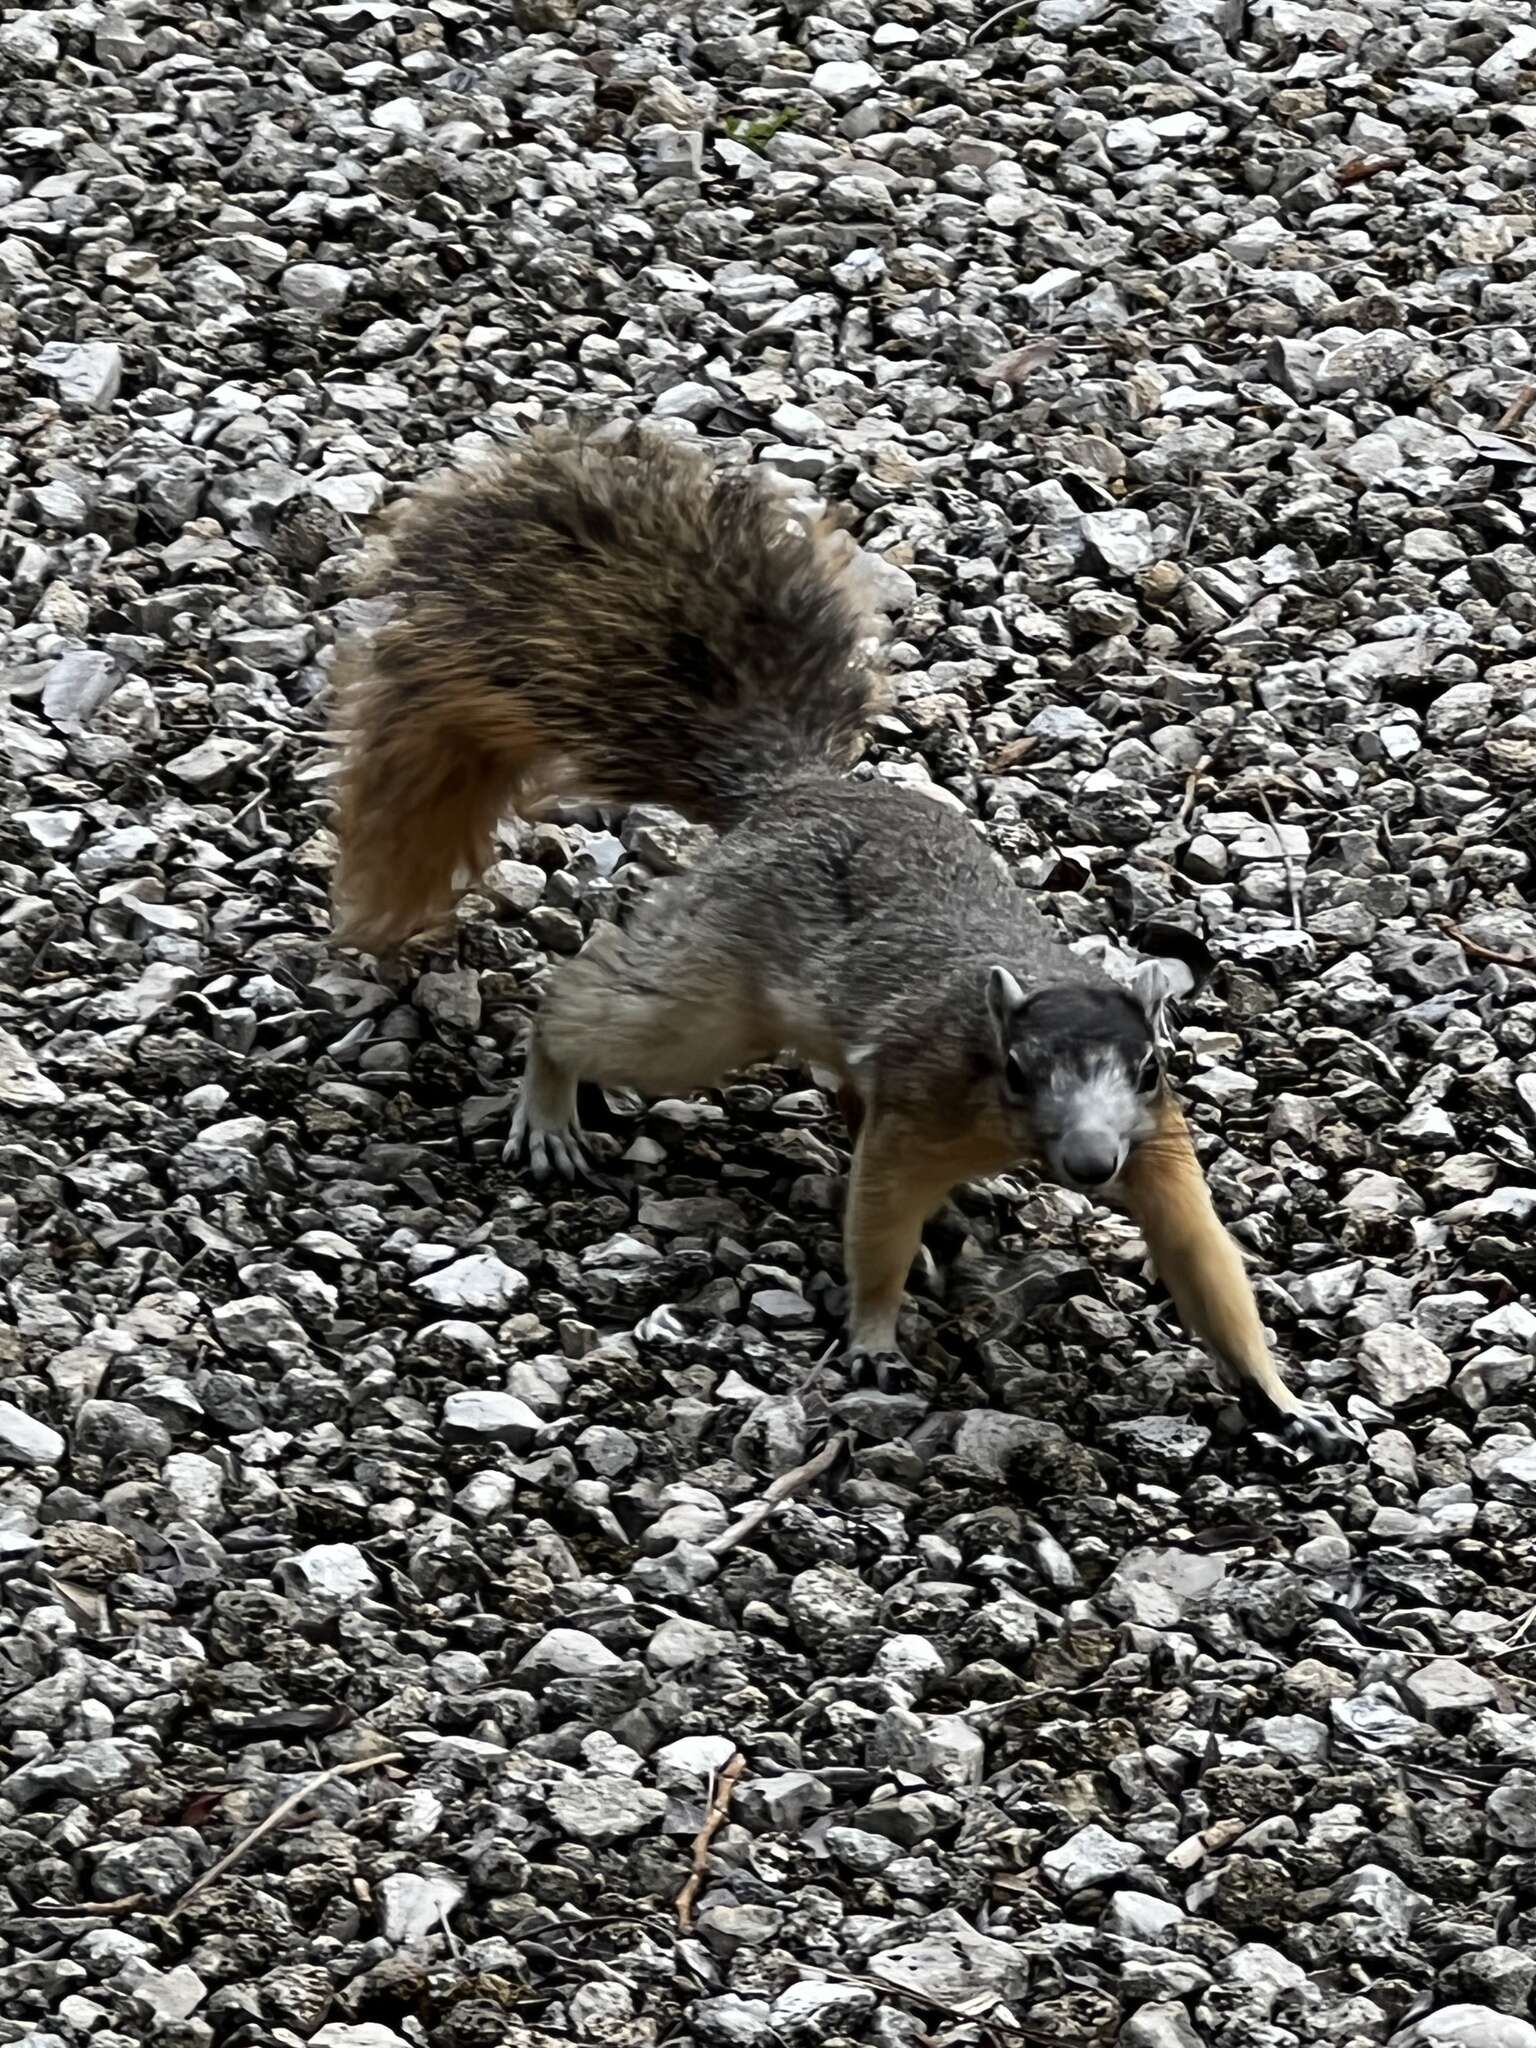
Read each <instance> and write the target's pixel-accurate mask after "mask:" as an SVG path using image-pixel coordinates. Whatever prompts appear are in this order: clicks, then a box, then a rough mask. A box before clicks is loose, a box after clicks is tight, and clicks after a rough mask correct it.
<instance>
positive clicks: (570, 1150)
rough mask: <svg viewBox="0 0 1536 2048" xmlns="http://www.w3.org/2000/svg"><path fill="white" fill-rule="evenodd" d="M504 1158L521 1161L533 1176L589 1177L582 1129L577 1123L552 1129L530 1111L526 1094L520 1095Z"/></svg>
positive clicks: (502, 1153)
mask: <svg viewBox="0 0 1536 2048" xmlns="http://www.w3.org/2000/svg"><path fill="white" fill-rule="evenodd" d="M501 1156H502V1158H503V1160H505V1161H507V1162H509V1163H514V1164H520V1165H522V1166H524V1167H525V1168H526V1170H527V1172H528V1175H529V1178H530V1179H532V1180H536V1181H545V1180H553V1179H559V1180H570V1181H574V1180H589V1179H590V1178H591V1176H592V1166H591V1162H590V1161H589V1160H588V1158H587V1155H586V1152H585V1151H584V1150H583V1148H582V1143H581V1132H580V1130H579V1129H578V1128H577V1126H576V1125H575V1124H565V1125H562V1126H560V1127H559V1128H558V1129H555V1130H548V1129H546V1128H545V1127H544V1126H543V1125H542V1124H539V1123H536V1122H535V1121H534V1120H533V1118H532V1117H531V1116H530V1115H529V1112H528V1105H527V1101H526V1098H519V1101H518V1104H517V1107H516V1109H515V1110H514V1111H513V1113H512V1128H511V1130H510V1131H509V1132H508V1133H507V1142H506V1144H505V1145H504V1146H503V1147H502V1151H501Z"/></svg>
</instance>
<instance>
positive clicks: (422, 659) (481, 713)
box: [336, 432, 877, 951]
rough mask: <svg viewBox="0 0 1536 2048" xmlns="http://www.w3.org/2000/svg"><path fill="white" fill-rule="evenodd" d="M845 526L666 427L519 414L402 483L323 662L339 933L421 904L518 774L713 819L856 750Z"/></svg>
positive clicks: (441, 906)
mask: <svg viewBox="0 0 1536 2048" xmlns="http://www.w3.org/2000/svg"><path fill="white" fill-rule="evenodd" d="M850 557H851V550H850V548H849V546H848V544H847V540H846V536H844V535H841V534H839V533H836V532H835V531H834V530H832V529H831V528H830V527H829V526H825V525H818V526H817V527H815V528H813V529H810V530H808V529H807V528H806V527H805V526H804V524H802V523H799V522H792V521H791V519H790V516H789V514H788V512H787V510H786V508H785V506H784V504H783V501H782V499H780V498H779V497H778V496H777V495H776V494H775V493H774V491H773V490H772V489H771V487H770V486H768V485H767V483H766V482H765V480H764V479H763V478H762V477H760V476H759V475H758V474H756V473H755V472H752V471H745V472H742V471H737V472H722V471H717V470H715V469H714V468H713V467H712V466H711V465H710V463H709V462H708V461H707V460H706V459H705V458H703V457H701V456H700V455H698V454H696V453H694V452H692V451H690V450H688V449H685V448H682V447H680V446H679V445H678V444H677V443H675V442H671V441H667V440H663V439H660V438H655V437H651V436H646V435H643V434H641V433H638V432H632V433H630V434H629V435H627V436H626V437H625V438H624V439H622V440H619V441H599V440H592V439H589V438H585V437H582V436H579V435H570V434H564V433H546V434H538V435H535V436H533V437H532V438H530V440H529V441H528V442H527V443H525V444H524V445H523V446H522V447H520V448H518V449H517V450H516V451H515V452H513V453H511V454H510V455H508V456H507V457H505V458H503V459H501V460H499V461H498V462H496V463H494V464H492V465H490V466H488V467H486V468H484V469H481V470H478V471H462V472H456V473H453V474H450V475H448V476H445V477H443V478H441V479H439V480H438V481H437V482H435V483H434V484H432V485H430V486H428V487H427V488H426V489H424V490H422V491H420V492H418V493H417V494H416V495H415V496H414V497H412V498H411V499H409V500H407V501H406V503H405V504H404V505H403V507H401V508H400V509H399V511H398V512H397V513H396V515H395V516H394V518H393V519H392V520H391V521H390V522H389V523H388V526H387V529H386V531H385V534H384V536H383V539H382V542H381V544H380V545H378V546H377V547H376V549H375V551H374V554H373V557H372V561H371V564H370V568H369V571H368V572H367V577H366V588H367V589H368V590H369V591H370V592H372V593H375V594H377V595H379V596H383V597H388V598H390V599H392V600H393V601H394V607H395V609H394V616H393V617H392V619H391V621H390V623H389V624H387V625H386V626H384V627H383V628H382V629H381V630H380V631H379V632H378V634H377V635H375V637H374V638H373V639H372V641H371V642H370V643H369V644H368V645H367V646H366V647H364V648H358V649H355V650H351V651H349V652H348V653H347V654H346V656H345V657H344V659H343V661H342V663H341V664H340V667H339V670H338V696H339V714H338V728H339V736H340V738H341V741H342V746H343V754H342V765H341V781H340V792H339V797H340V815H339V821H338V835H339V840H340V862H339V869H338V875H337V886H336V897H337V903H338V908H339V910H340V913H341V920H342V922H341V929H340V931H339V933H338V936H339V937H340V938H342V939H343V940H344V941H345V942H346V943H350V944H354V945H360V946H365V947H368V948H369V949H371V950H374V951H377V950H380V949H381V948H383V947H385V946H388V945H392V944H395V943H398V942H399V941H400V940H402V939H405V938H407V937H409V936H410V935H411V933H413V932H416V931H419V930H421V929H422V928H423V927H425V926H427V925H429V924H432V923H434V922H436V921H438V920H440V919H441V918H442V917H443V916H445V915H446V913H447V912H448V911H449V910H450V909H451V907H452V905H453V903H454V901H455V899H456V896H457V895H458V893H459V892H460V891H461V889H462V888H463V887H464V886H466V885H467V884H468V883H470V882H472V881H473V880H474V878H475V877H477V876H478V875H479V874H480V873H481V872H482V871H483V869H484V868H485V866H486V865H487V863H488V861H489V860H490V857H491V851H492V845H493V837H492V835H493V832H494V829H495V826H496V823H497V820H498V819H499V818H501V817H503V816H505V815H506V814H507V812H509V811H511V810H521V811H524V812H526V811H527V810H528V808H529V807H530V805H532V804H535V803H537V802H538V801H539V800H540V799H541V798H544V797H549V796H553V795H572V796H576V795H580V796H587V797H592V798H596V799H598V800H600V801H606V802H615V803H636V802H643V801H652V802H658V803H666V804H670V805H672V806H673V807H674V808H675V809H677V810H679V811H682V812H684V813H685V814H686V815H688V816H690V817H693V818H697V819H701V820H703V821H705V822H707V823H710V824H714V825H719V826H726V825H729V824H731V823H732V822H734V821H735V820H736V819H737V818H739V817H741V816H743V815H744V814H745V813H746V812H747V811H748V810H750V809H751V808H752V806H753V805H754V804H755V803H757V802H760V801H762V800H763V798H764V797H765V796H766V795H768V794H770V793H771V792H772V791H773V790H774V789H775V788H776V787H782V786H783V784H784V783H785V782H786V781H789V780H792V779H794V778H795V777H797V776H798V775H802V774H804V772H805V771H806V769H807V767H808V766H810V765H811V764H813V763H817V764H819V763H825V764H830V765H831V766H832V767H833V768H836V769H842V768H845V767H847V766H849V765H851V763H852V762H853V760H854V759H856V758H857V755H858V752H859V750H860V746H861V741H862V736H863V734H864V732H865V730H866V728H867V726H868V723H869V720H870V717H871V715H872V713H873V712H874V710H875V709H876V705H877V682H876V675H875V670H874V667H873V664H872V663H871V661H870V658H869V655H870V636H871V635H872V634H873V631H874V625H873V620H872V617H871V614H870V612H869V610H868V608H867V606H866V603H865V600H864V597H863V596H862V594H861V587H860V581H859V579H858V578H857V576H856V574H855V573H854V572H853V569H852V567H851V561H850Z"/></svg>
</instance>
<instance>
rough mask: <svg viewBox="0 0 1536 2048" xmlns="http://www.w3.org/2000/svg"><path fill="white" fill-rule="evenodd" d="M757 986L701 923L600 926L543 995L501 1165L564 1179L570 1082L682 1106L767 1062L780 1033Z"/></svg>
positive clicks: (570, 1127) (740, 959) (734, 952)
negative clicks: (515, 1164) (684, 1098)
mask: <svg viewBox="0 0 1536 2048" xmlns="http://www.w3.org/2000/svg"><path fill="white" fill-rule="evenodd" d="M755 983H756V971H755V961H754V959H753V956H752V954H751V953H750V952H749V949H748V948H747V947H746V946H733V945H732V944H731V943H730V942H729V940H728V939H727V938H724V937H722V934H721V933H720V932H719V931H718V930H712V929H711V928H710V927H709V925H708V923H707V921H704V922H692V923H690V922H686V921H684V920H681V919H673V918H667V919H665V920H663V919H662V918H657V919H656V920H655V921H654V922H651V923H647V922H646V920H644V919H643V918H642V919H641V920H640V921H639V922H638V923H637V924H636V926H635V927H634V928H633V929H632V930H629V931H621V930H620V929H619V928H618V927H617V926H616V925H604V926H601V927H600V928H599V930H598V931H597V933H596V934H595V935H594V937H593V938H592V940H591V941H590V943H589V944H588V945H587V946H586V947H585V948H584V949H583V950H582V951H581V952H580V953H579V954H578V955H577V956H576V958H575V959H574V960H569V961H567V962H566V963H565V964H564V965H563V966H562V967H560V968H559V969H558V970H557V972H556V973H555V974H554V976H553V977H552V978H551V981H550V984H549V987H548V989H547V990H546V992H545V996H544V1002H543V1006H542V1008H541V1010H540V1012H539V1015H538V1018H537V1020H536V1022H535V1024H534V1028H533V1034H532V1037H531V1038H530V1040H529V1044H528V1064H527V1068H526V1071H525V1073H524V1077H523V1087H522V1092H521V1094H520V1096H519V1098H518V1104H517V1109H516V1112H515V1114H514V1117H513V1121H512V1133H511V1136H510V1138H509V1139H508V1141H507V1148H506V1152H505V1154H504V1155H503V1156H504V1157H506V1158H512V1157H520V1158H525V1159H526V1160H527V1162H528V1164H529V1166H530V1168H531V1170H532V1171H533V1173H534V1174H535V1176H537V1177H542V1176H543V1175H544V1174H546V1173H548V1172H550V1171H555V1172H558V1173H562V1174H564V1175H566V1177H568V1178H570V1177H574V1176H575V1175H576V1174H578V1173H580V1172H583V1171H585V1169H586V1160H585V1156H584V1154H583V1152H582V1149H581V1144H580V1132H579V1130H578V1128H577V1123H576V1090H577V1085H578V1083H579V1082H581V1081H598V1082H604V1083H606V1084H607V1085H608V1086H610V1087H617V1088H636V1089H638V1090H639V1091H640V1092H641V1093H642V1094H644V1095H649V1096H653V1097H654V1096H661V1095H687V1094H691V1093H693V1092H694V1091H695V1090H696V1089H700V1088H710V1087H713V1086H714V1084H715V1083H716V1082H717V1081H719V1080H720V1079H722V1077H723V1076H725V1075H726V1074H729V1073H733V1072H735V1071H736V1070H737V1069H739V1068H741V1067H745V1066H749V1065H750V1064H751V1063H752V1062H753V1061H754V1060H759V1059H764V1058H767V1057H768V1056H769V1055H771V1054H772V1053H774V1052H776V1051H777V1050H778V1047H779V1032H780V1029H781V1022H780V1020H779V1019H778V1018H777V1016H776V1015H775V1014H774V1013H773V1012H772V1010H771V1008H770V1007H769V1006H767V1005H765V1004H764V1002H763V1000H762V997H761V994H760V992H759V991H758V989H757V987H756V986H755Z"/></svg>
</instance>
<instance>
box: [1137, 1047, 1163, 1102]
mask: <svg viewBox="0 0 1536 2048" xmlns="http://www.w3.org/2000/svg"><path fill="white" fill-rule="evenodd" d="M1162 1078H1163V1070H1162V1068H1161V1067H1160V1066H1159V1065H1158V1063H1157V1054H1156V1053H1155V1052H1149V1053H1148V1054H1147V1056H1146V1058H1145V1059H1144V1060H1143V1061H1142V1063H1141V1070H1140V1072H1139V1073H1138V1074H1137V1076H1136V1091H1137V1093H1138V1094H1139V1095H1150V1094H1152V1092H1153V1091H1154V1089H1155V1088H1156V1087H1157V1084H1158V1082H1159V1081H1160V1080H1161V1079H1162Z"/></svg>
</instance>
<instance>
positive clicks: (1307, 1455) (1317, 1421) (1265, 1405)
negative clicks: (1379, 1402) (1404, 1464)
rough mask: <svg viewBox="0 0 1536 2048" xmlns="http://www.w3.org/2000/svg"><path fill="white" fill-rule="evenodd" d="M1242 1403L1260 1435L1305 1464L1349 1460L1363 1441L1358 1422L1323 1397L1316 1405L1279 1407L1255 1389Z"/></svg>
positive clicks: (1358, 1452)
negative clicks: (1341, 1413)
mask: <svg viewBox="0 0 1536 2048" xmlns="http://www.w3.org/2000/svg"><path fill="white" fill-rule="evenodd" d="M1243 1407H1244V1408H1245V1409H1246V1410H1247V1412H1248V1415H1249V1418H1250V1420H1251V1421H1252V1422H1253V1424H1254V1427H1255V1429H1256V1430H1257V1432H1258V1434H1259V1435H1260V1436H1262V1437H1265V1438H1267V1439H1268V1440H1269V1441H1270V1442H1272V1443H1277V1444H1279V1445H1280V1447H1281V1448H1282V1450H1284V1451H1285V1452H1286V1453H1287V1454H1288V1455H1289V1456H1291V1457H1292V1458H1295V1459H1298V1460H1300V1461H1301V1462H1303V1463H1305V1464H1309V1465H1310V1464H1319V1465H1339V1464H1348V1463H1350V1462H1352V1461H1353V1460H1354V1459H1355V1458H1356V1457H1358V1456H1359V1454H1360V1450H1361V1448H1362V1446H1363V1445H1364V1443H1365V1431H1364V1430H1363V1429H1362V1428H1361V1427H1360V1425H1359V1423H1358V1422H1354V1421H1351V1420H1350V1419H1349V1417H1347V1416H1344V1415H1340V1414H1339V1412H1338V1410H1337V1409H1335V1408H1332V1407H1330V1406H1329V1405H1328V1403H1327V1402H1326V1401H1320V1402H1318V1403H1317V1405H1316V1406H1315V1407H1314V1406H1312V1405H1310V1404H1309V1405H1308V1406H1307V1407H1304V1408H1302V1407H1297V1408H1284V1409H1279V1408H1276V1407H1275V1405H1274V1404H1273V1403H1272V1402H1271V1401H1269V1400H1268V1399H1267V1398H1266V1397H1265V1396H1263V1395H1262V1394H1259V1393H1257V1391H1255V1392H1253V1393H1252V1394H1250V1395H1249V1397H1248V1398H1245V1400H1244V1402H1243Z"/></svg>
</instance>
